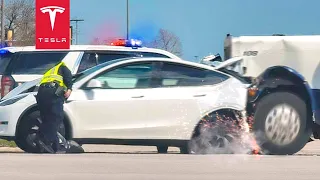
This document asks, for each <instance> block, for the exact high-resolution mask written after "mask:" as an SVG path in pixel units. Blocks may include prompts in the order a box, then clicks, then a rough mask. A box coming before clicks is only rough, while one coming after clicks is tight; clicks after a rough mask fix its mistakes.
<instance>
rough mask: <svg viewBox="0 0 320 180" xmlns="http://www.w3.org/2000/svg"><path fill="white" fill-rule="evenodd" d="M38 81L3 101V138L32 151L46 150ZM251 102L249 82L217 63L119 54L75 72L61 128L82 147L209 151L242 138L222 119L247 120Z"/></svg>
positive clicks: (0, 130)
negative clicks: (41, 143)
mask: <svg viewBox="0 0 320 180" xmlns="http://www.w3.org/2000/svg"><path fill="white" fill-rule="evenodd" d="M39 82H40V80H39V79H37V80H34V81H31V82H27V83H25V84H23V85H21V86H19V87H17V88H15V89H14V90H13V91H11V92H10V93H8V94H7V95H6V96H5V97H4V98H3V100H2V101H1V102H0V136H1V138H3V139H8V140H15V142H16V144H17V145H18V146H19V147H20V148H21V149H23V150H24V151H26V152H34V153H37V152H39V147H37V146H36V144H35V143H34V137H35V134H36V133H37V130H38V127H39V125H40V124H41V118H40V115H39V111H38V108H37V104H36V99H35V96H36V94H37V90H35V88H34V87H35V86H37V84H39ZM246 103H247V85H245V84H243V83H242V82H241V81H240V80H238V79H237V78H235V77H233V76H230V75H228V74H226V73H223V72H220V71H217V70H216V68H214V67H211V66H208V65H203V64H200V63H195V62H189V61H185V60H181V59H177V58H175V59H170V58H155V57H148V58H124V59H117V60H112V61H108V62H105V63H102V64H99V65H97V66H95V67H93V68H90V69H88V70H86V71H83V72H82V73H79V74H77V75H75V77H74V86H73V92H72V94H71V96H70V98H69V99H68V100H67V102H66V103H65V104H64V113H65V119H64V122H63V123H62V124H61V126H60V131H59V132H60V133H61V135H63V137H65V138H66V139H68V140H69V139H73V140H74V141H76V142H77V143H79V144H125V145H147V146H157V148H158V152H160V153H165V152H167V149H168V146H176V147H179V148H180V149H181V152H182V153H210V152H213V151H211V149H219V148H220V147H222V150H223V148H224V147H228V142H230V137H237V134H233V133H231V132H230V131H229V129H228V128H227V127H226V128H223V127H221V126H219V127H216V126H215V125H216V123H218V122H220V120H221V119H222V120H223V121H224V122H229V123H230V124H229V125H232V124H233V126H232V127H238V124H239V123H240V124H245V123H241V122H244V120H245V118H244V114H245V107H246ZM228 127H229V126H228ZM217 130H218V131H219V133H216V131H217ZM237 130H238V129H237ZM242 130H243V131H244V132H247V129H246V128H240V127H239V131H237V132H240V131H242Z"/></svg>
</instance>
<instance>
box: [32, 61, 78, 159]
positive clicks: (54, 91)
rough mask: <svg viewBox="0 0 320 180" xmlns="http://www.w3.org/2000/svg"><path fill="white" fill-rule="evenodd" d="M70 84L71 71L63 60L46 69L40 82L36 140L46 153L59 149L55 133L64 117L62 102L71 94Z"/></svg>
mask: <svg viewBox="0 0 320 180" xmlns="http://www.w3.org/2000/svg"><path fill="white" fill-rule="evenodd" d="M72 85H73V84H72V74H71V71H70V70H69V69H68V67H67V66H66V65H65V64H64V63H63V62H59V63H57V64H56V65H55V66H54V67H53V68H52V69H50V70H48V71H47V72H46V73H45V74H44V75H43V78H42V80H41V82H40V87H39V90H38V94H37V104H38V107H39V110H40V116H41V121H42V123H41V125H40V127H39V134H38V141H37V142H38V145H40V147H42V148H43V149H44V150H46V151H47V152H48V153H56V152H58V151H59V139H58V136H57V133H58V130H59V126H60V124H61V123H62V122H63V119H64V113H63V104H64V102H65V100H66V99H68V98H69V96H70V94H71V91H72Z"/></svg>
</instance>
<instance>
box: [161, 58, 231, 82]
mask: <svg viewBox="0 0 320 180" xmlns="http://www.w3.org/2000/svg"><path fill="white" fill-rule="evenodd" d="M160 74H161V76H160V77H161V78H160V87H172V86H173V87H177V86H205V85H214V84H217V83H220V82H222V81H224V80H226V79H228V78H229V76H226V75H224V74H221V73H219V72H215V71H210V70H206V69H200V68H195V67H191V66H187V65H183V64H178V63H167V62H166V63H163V66H162V68H161V72H160Z"/></svg>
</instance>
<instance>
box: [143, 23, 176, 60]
mask: <svg viewBox="0 0 320 180" xmlns="http://www.w3.org/2000/svg"><path fill="white" fill-rule="evenodd" d="M148 46H150V47H153V48H158V49H163V50H166V51H169V52H171V53H173V54H175V55H177V56H182V45H181V42H180V39H179V37H178V36H176V35H175V34H174V33H173V32H170V31H168V30H165V29H160V30H159V32H158V35H157V37H156V38H155V39H154V40H153V41H151V42H150V43H148Z"/></svg>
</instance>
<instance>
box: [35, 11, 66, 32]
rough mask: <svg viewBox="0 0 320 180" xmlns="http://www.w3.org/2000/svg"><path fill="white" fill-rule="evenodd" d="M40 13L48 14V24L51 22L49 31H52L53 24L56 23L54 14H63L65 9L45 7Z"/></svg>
mask: <svg viewBox="0 0 320 180" xmlns="http://www.w3.org/2000/svg"><path fill="white" fill-rule="evenodd" d="M40 10H41V12H42V13H49V16H50V22H51V29H52V31H53V29H54V23H55V21H56V14H57V12H59V13H61V14H62V13H63V12H64V10H65V8H62V7H59V6H46V7H43V8H41V9H40Z"/></svg>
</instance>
